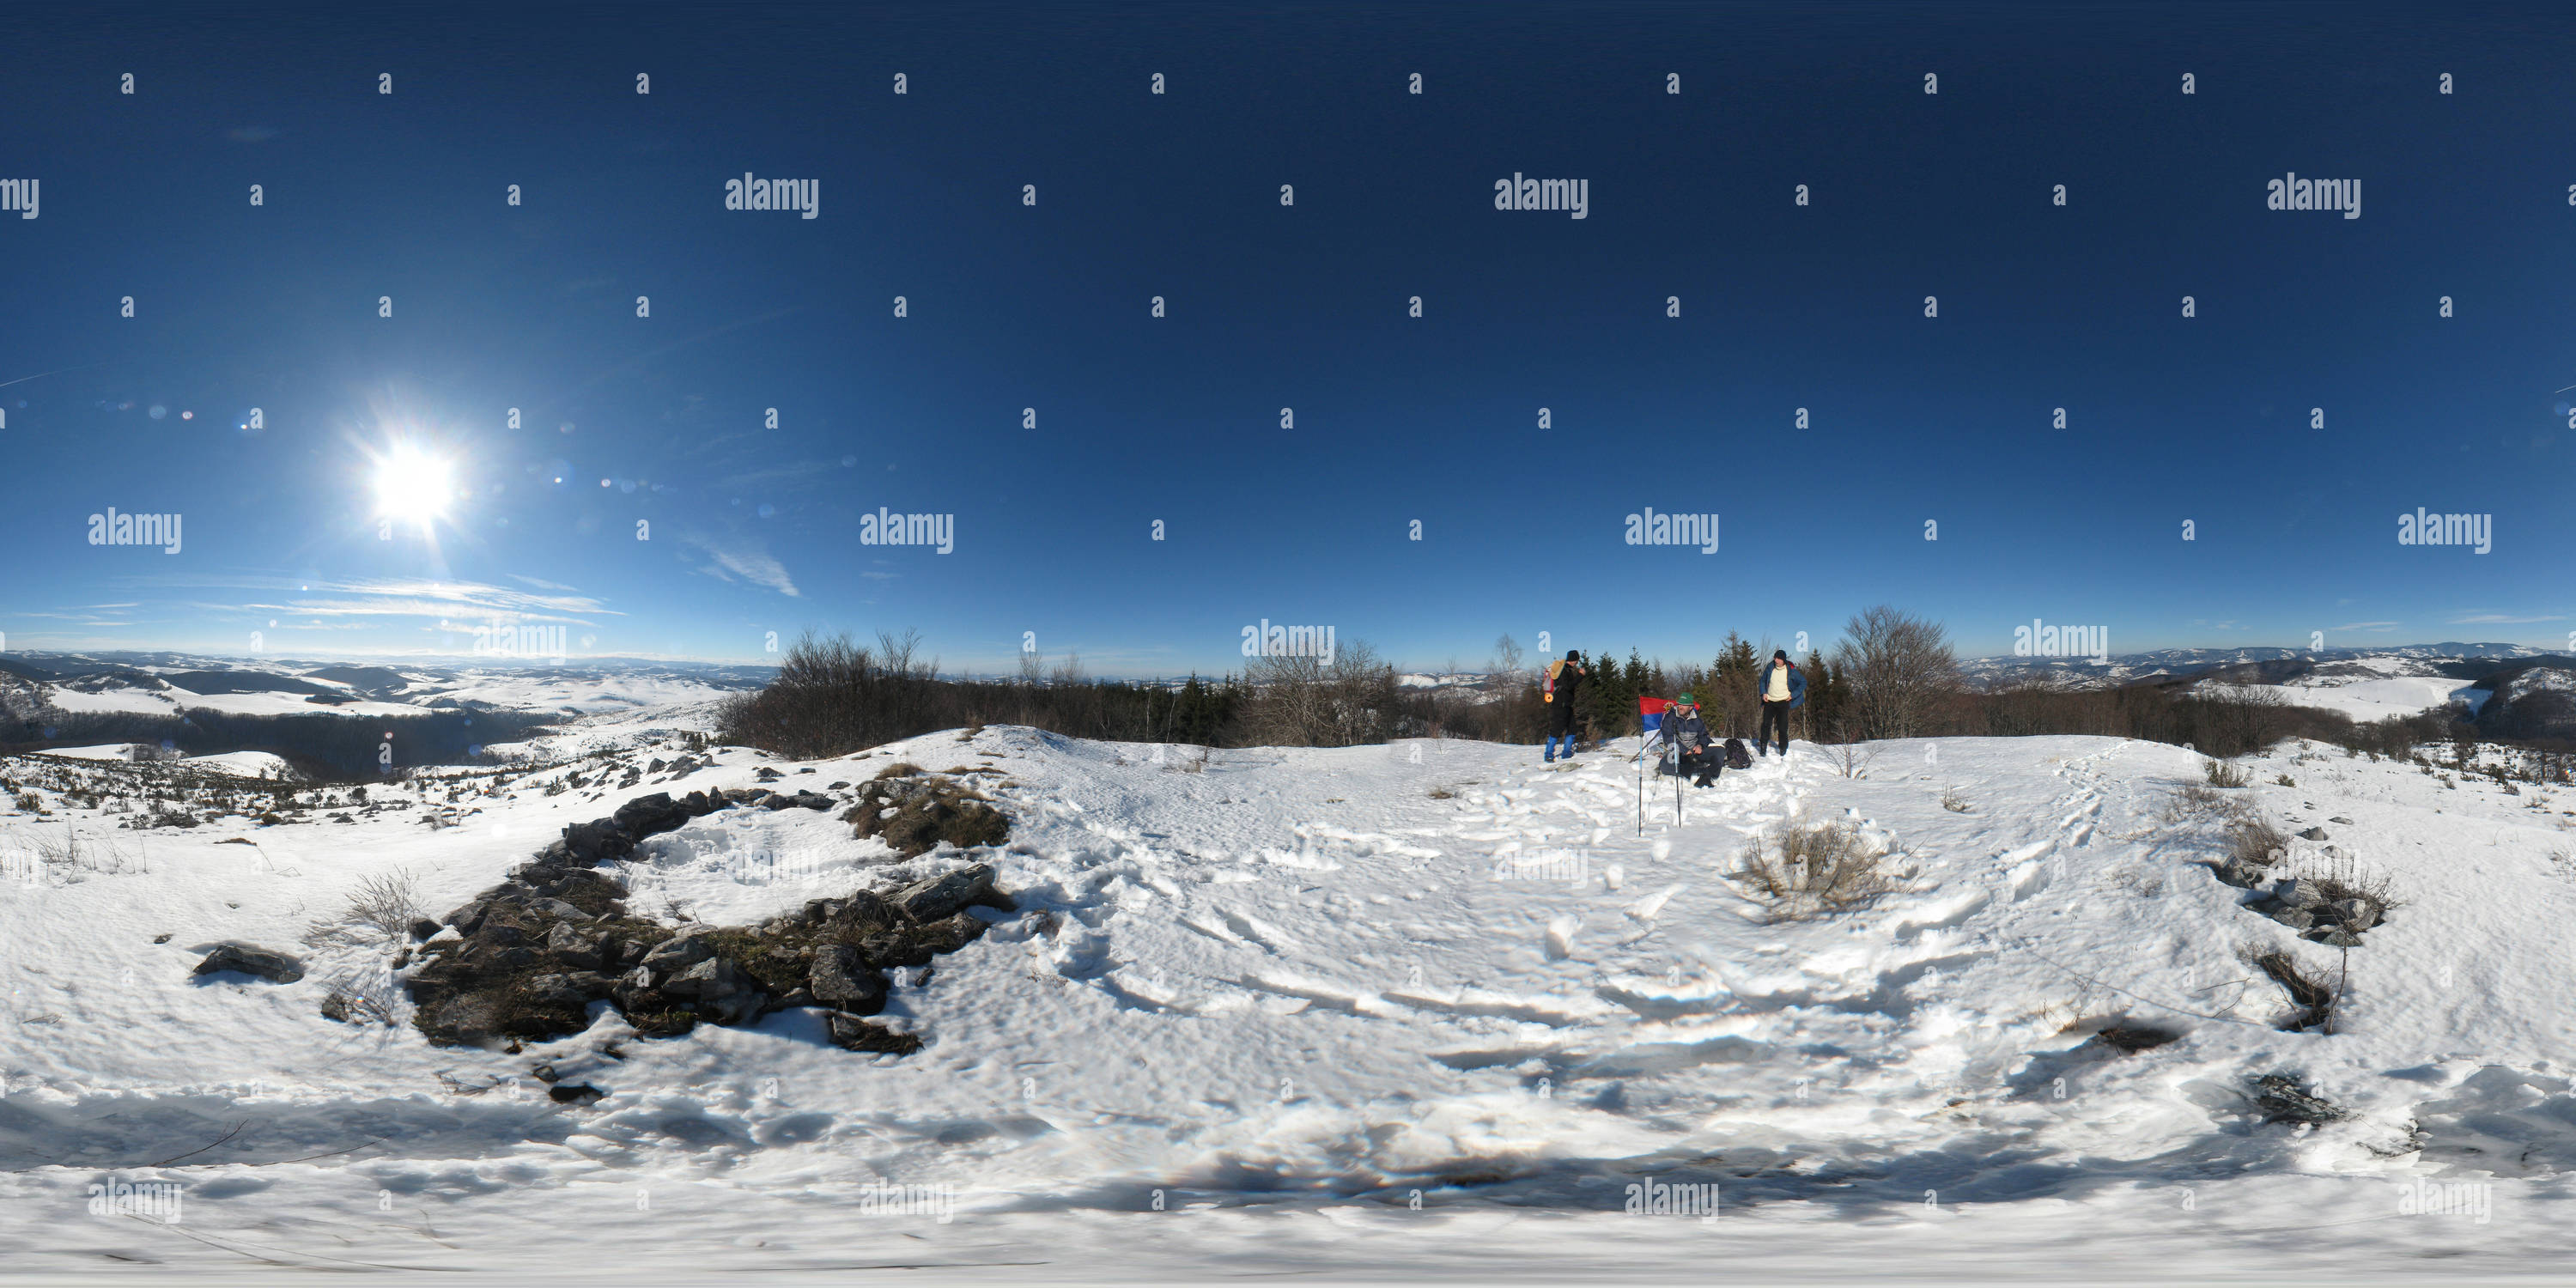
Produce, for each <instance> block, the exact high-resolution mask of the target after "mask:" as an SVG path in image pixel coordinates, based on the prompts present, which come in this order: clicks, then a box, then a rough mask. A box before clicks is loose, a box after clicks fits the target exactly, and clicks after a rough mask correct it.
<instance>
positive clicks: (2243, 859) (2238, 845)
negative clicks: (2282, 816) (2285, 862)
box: [2227, 815, 2290, 868]
mask: <svg viewBox="0 0 2576 1288" xmlns="http://www.w3.org/2000/svg"><path fill="white" fill-rule="evenodd" d="M2289 846H2290V840H2289V838H2288V837H2285V836H2283V835H2281V829H2279V828H2277V827H2274V826H2272V825H2271V824H2270V823H2267V822H2265V821H2263V820H2262V819H2260V818H2256V817H2253V816H2251V815H2244V816H2240V817H2239V818H2237V820H2236V821H2235V822H2233V823H2230V824H2228V825H2227V854H2228V857H2230V858H2232V859H2234V860H2236V861H2237V862H2238V863H2242V864H2248V865H2251V866H2253V867H2258V868H2260V867H2269V866H2271V865H2272V864H2274V863H2277V862H2279V861H2280V858H2281V854H2282V852H2283V851H2285V850H2287V849H2288V848H2289Z"/></svg>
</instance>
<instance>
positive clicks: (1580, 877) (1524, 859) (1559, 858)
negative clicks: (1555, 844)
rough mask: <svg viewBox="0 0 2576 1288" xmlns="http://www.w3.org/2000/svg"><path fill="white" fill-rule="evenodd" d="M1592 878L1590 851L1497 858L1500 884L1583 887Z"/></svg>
mask: <svg viewBox="0 0 2576 1288" xmlns="http://www.w3.org/2000/svg"><path fill="white" fill-rule="evenodd" d="M1591 875H1592V855H1591V852H1590V851H1588V850H1540V851H1539V852H1538V853H1536V854H1497V855H1495V856H1494V867H1493V879H1494V880H1496V881H1563V882H1565V883H1566V884H1568V885H1581V884H1583V882H1584V881H1585V880H1587V879H1588V878H1589V877H1590V876H1591Z"/></svg>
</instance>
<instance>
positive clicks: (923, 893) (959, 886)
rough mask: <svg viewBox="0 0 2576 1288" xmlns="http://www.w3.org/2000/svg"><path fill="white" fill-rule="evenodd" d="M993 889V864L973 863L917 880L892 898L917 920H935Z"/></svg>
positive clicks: (899, 908)
mask: <svg viewBox="0 0 2576 1288" xmlns="http://www.w3.org/2000/svg"><path fill="white" fill-rule="evenodd" d="M992 892H993V865H991V864H989V863H974V864H969V865H967V866H965V867H962V868H959V869H957V870H955V871H953V872H945V873H941V874H940V875H938V876H935V877H930V878H927V879H925V880H921V881H916V882H914V883H913V884H911V885H909V886H906V887H904V888H903V889H902V890H900V891H898V892H896V894H895V896H894V898H893V899H892V900H891V901H890V902H892V903H893V904H894V906H895V908H896V909H898V910H899V911H901V912H902V913H903V915H905V916H907V917H910V918H912V919H913V920H915V921H936V920H938V919H940V918H942V917H946V916H948V915H950V914H951V913H954V912H956V911H957V910H958V909H960V908H964V907H965V906H967V905H968V904H971V903H974V902H976V901H978V900H980V899H983V898H984V897H986V896H987V895H990V894H991V893H992Z"/></svg>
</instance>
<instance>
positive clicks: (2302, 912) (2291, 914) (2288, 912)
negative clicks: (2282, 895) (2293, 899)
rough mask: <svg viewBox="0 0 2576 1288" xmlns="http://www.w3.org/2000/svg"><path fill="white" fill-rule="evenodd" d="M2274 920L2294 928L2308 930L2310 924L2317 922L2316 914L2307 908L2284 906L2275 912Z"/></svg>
mask: <svg viewBox="0 0 2576 1288" xmlns="http://www.w3.org/2000/svg"><path fill="white" fill-rule="evenodd" d="M2272 920H2274V921H2277V922H2280V923H2281V924H2282V925H2284V926H2288V927H2289V928H2290V929H2292V930H2306V929H2307V928H2309V927H2310V926H2313V925H2315V924H2317V918H2316V914H2314V913H2311V912H2309V911H2308V910H2307V909H2305V908H2284V909H2282V910H2281V911H2279V912H2276V913H2273V914H2272Z"/></svg>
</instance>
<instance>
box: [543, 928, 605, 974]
mask: <svg viewBox="0 0 2576 1288" xmlns="http://www.w3.org/2000/svg"><path fill="white" fill-rule="evenodd" d="M600 939H601V937H600V936H598V935H585V934H583V933H582V932H581V931H579V930H577V929H575V928H574V927H573V925H572V923H571V922H568V921H567V922H557V923H556V924H555V928H554V933H553V934H550V935H547V936H546V951H547V952H550V953H553V954H554V955H555V957H556V958H557V959H559V960H561V961H562V962H563V964H564V965H566V966H577V967H580V968H581V969H583V970H597V969H599V967H600V965H601V964H602V963H601V954H600Z"/></svg>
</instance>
